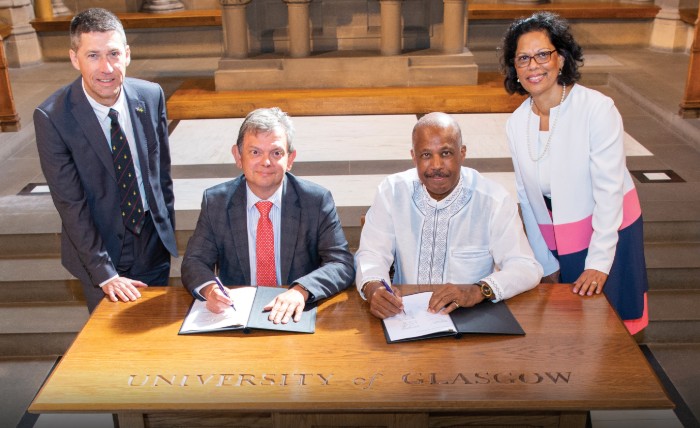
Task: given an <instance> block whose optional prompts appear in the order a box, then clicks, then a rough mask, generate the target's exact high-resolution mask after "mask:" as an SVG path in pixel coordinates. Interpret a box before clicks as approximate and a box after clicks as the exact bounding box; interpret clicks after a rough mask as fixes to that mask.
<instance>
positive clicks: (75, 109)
mask: <svg viewBox="0 0 700 428" xmlns="http://www.w3.org/2000/svg"><path fill="white" fill-rule="evenodd" d="M123 90H124V94H125V95H126V98H127V103H128V106H129V111H130V112H131V122H132V124H133V128H134V136H135V140H136V143H137V147H138V155H139V166H140V168H141V175H142V177H143V182H144V183H143V184H144V187H145V190H146V198H147V200H148V204H149V207H150V212H151V217H152V218H153V222H154V224H155V227H156V229H157V231H158V234H159V236H160V239H161V240H162V241H163V244H164V245H165V248H167V250H168V251H169V252H170V253H171V254H173V255H174V256H177V246H176V244H175V232H174V230H175V213H174V203H175V197H174V195H173V182H172V179H171V177H170V148H169V145H168V127H167V122H166V118H165V97H164V95H163V90H162V89H161V88H160V86H158V85H157V84H155V83H151V82H146V81H143V80H138V79H131V78H127V79H125V81H124V84H123ZM34 127H35V130H36V142H37V148H38V149H39V159H40V161H41V168H42V170H43V172H44V177H45V178H46V181H47V183H48V185H49V188H50V189H51V196H52V198H53V201H54V204H55V205H56V209H57V210H58V213H59V214H60V216H61V221H62V223H63V225H62V234H61V259H62V262H63V265H64V266H65V267H66V269H68V271H69V272H70V273H71V274H73V275H75V276H76V277H77V278H78V279H80V280H81V281H82V282H83V284H85V285H86V286H88V285H90V284H91V285H93V286H94V285H97V284H100V283H102V282H104V281H106V280H107V279H109V278H111V277H112V276H114V275H116V274H117V271H116V269H115V267H116V266H117V265H118V264H119V257H120V254H121V249H122V243H123V239H124V234H125V230H126V229H125V227H124V223H123V222H122V219H121V214H120V213H121V210H120V209H119V189H118V188H117V179H116V175H115V172H114V164H113V161H112V154H111V152H110V150H109V143H108V142H107V139H106V138H105V135H104V133H103V132H102V128H101V127H100V124H99V122H98V119H97V116H96V115H95V112H94V110H93V109H92V107H91V106H90V103H89V102H88V100H87V97H86V96H85V92H84V91H83V88H82V78H80V77H79V78H78V79H77V80H75V81H74V82H73V83H71V84H70V85H67V86H65V87H63V88H61V89H59V90H58V91H56V92H55V93H54V94H53V95H51V96H50V97H49V98H48V99H47V100H46V101H44V102H43V103H42V104H41V105H40V106H39V107H37V109H36V110H35V111H34ZM88 290H89V289H88ZM94 291H99V292H100V293H102V291H101V290H99V289H95V290H94Z"/></svg>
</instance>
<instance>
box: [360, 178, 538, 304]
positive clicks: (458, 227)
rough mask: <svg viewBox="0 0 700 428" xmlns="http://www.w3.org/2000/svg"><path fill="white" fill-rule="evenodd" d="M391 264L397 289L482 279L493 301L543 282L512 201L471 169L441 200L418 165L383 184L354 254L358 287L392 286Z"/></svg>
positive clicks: (497, 186) (367, 217)
mask: <svg viewBox="0 0 700 428" xmlns="http://www.w3.org/2000/svg"><path fill="white" fill-rule="evenodd" d="M392 263H394V271H395V272H394V283H396V284H420V283H426V282H429V283H433V284H444V283H452V284H475V283H477V282H479V281H485V282H487V283H488V284H489V285H491V288H492V289H493V291H494V299H493V301H499V300H503V299H508V298H510V297H512V296H515V295H516V294H519V293H522V292H523V291H526V290H529V289H531V288H533V287H535V286H536V285H537V284H538V283H539V282H540V279H541V278H542V267H541V266H540V264H539V263H538V262H537V261H536V260H535V258H534V256H533V254H532V250H531V249H530V246H529V244H528V242H527V238H526V237H525V233H524V232H523V227H522V223H521V222H520V217H519V216H518V209H517V206H516V204H515V202H514V201H513V200H512V198H511V197H510V195H509V194H508V192H507V191H506V190H505V189H504V188H503V187H502V186H500V185H499V184H497V183H495V182H493V181H491V180H488V179H486V178H484V177H483V176H482V175H481V174H479V173H478V172H476V171H475V170H473V169H470V168H466V167H462V170H461V178H460V182H459V184H458V185H457V187H456V188H455V189H454V190H453V191H452V193H450V195H448V196H447V197H446V198H444V199H443V200H441V201H436V200H434V199H432V198H431V197H430V195H429V194H428V192H427V191H426V190H425V188H424V187H423V185H422V184H421V182H420V180H419V178H418V174H417V172H416V169H415V168H413V169H410V170H408V171H405V172H402V173H398V174H393V175H390V176H389V177H387V178H386V179H384V180H383V181H382V183H381V184H380V185H379V189H378V191H377V194H376V196H375V199H374V203H373V204H372V207H371V208H370V209H369V211H368V212H367V215H366V217H365V225H364V227H363V229H362V235H361V237H360V248H359V250H358V251H357V253H356V254H355V266H356V269H357V274H356V281H355V283H356V285H357V288H358V290H361V288H362V286H363V285H364V284H365V283H366V282H368V281H374V280H379V279H384V280H386V281H387V282H388V281H389V268H390V266H391V264H392ZM363 297H364V296H363Z"/></svg>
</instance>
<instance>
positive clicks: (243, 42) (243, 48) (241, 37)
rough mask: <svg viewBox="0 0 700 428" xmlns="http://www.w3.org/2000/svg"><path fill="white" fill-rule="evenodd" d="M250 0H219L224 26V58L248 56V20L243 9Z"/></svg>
mask: <svg viewBox="0 0 700 428" xmlns="http://www.w3.org/2000/svg"><path fill="white" fill-rule="evenodd" d="M250 1H251V0H219V3H221V8H222V10H221V24H222V25H223V27H224V58H236V59H243V58H247V57H248V21H247V20H246V17H245V9H246V6H247V5H248V3H250Z"/></svg>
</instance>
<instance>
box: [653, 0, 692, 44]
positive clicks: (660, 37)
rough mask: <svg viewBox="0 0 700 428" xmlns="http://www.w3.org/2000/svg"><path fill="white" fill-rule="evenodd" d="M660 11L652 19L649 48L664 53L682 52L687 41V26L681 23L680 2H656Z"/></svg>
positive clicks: (672, 0) (665, 0) (661, 0)
mask: <svg viewBox="0 0 700 428" xmlns="http://www.w3.org/2000/svg"><path fill="white" fill-rule="evenodd" d="M656 4H657V5H658V6H661V10H660V11H659V13H658V14H657V15H656V18H655V19H654V27H653V29H652V32H651V40H650V41H649V46H650V47H651V48H653V49H659V50H664V51H683V50H685V49H686V43H687V40H688V26H687V25H686V24H685V23H684V22H683V21H681V19H680V18H681V16H680V13H679V11H678V8H679V6H680V0H657V2H656Z"/></svg>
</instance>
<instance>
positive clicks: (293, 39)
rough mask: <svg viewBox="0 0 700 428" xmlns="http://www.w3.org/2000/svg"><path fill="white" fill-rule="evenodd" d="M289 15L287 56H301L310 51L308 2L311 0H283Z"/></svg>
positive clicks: (306, 54)
mask: <svg viewBox="0 0 700 428" xmlns="http://www.w3.org/2000/svg"><path fill="white" fill-rule="evenodd" d="M283 1H284V2H285V3H287V15H288V16H289V25H288V28H287V30H288V32H289V56H291V57H292V58H303V57H306V56H309V54H310V53H311V29H310V25H309V3H311V0H283Z"/></svg>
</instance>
